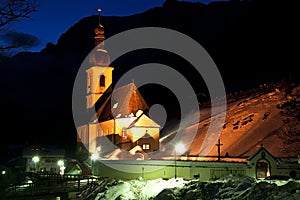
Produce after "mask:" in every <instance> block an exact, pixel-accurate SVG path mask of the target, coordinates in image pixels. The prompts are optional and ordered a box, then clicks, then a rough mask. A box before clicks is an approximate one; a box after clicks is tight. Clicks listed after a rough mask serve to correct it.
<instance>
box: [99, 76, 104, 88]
mask: <svg viewBox="0 0 300 200" xmlns="http://www.w3.org/2000/svg"><path fill="white" fill-rule="evenodd" d="M100 87H105V76H104V75H101V76H100Z"/></svg>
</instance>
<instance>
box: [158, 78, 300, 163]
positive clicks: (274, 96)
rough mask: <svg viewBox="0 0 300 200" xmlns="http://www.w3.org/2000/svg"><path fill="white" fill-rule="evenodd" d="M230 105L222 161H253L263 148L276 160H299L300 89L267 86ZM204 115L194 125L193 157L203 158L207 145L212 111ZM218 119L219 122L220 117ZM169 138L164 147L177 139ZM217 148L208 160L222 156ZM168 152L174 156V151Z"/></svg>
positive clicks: (234, 97)
mask: <svg viewBox="0 0 300 200" xmlns="http://www.w3.org/2000/svg"><path fill="white" fill-rule="evenodd" d="M227 101H228V102H227V103H228V104H227V111H226V119H225V123H224V124H223V130H222V132H221V136H220V140H221V143H222V144H223V145H222V146H221V156H222V157H224V156H227V157H230V156H232V157H249V156H251V155H252V154H253V153H254V152H255V151H257V150H258V149H259V148H260V147H261V145H263V146H264V147H265V148H266V149H268V151H270V153H271V154H273V155H274V156H275V157H280V158H284V157H297V155H299V154H300V85H296V84H288V83H280V84H271V85H265V86H261V87H259V88H255V89H252V90H248V91H245V92H241V93H237V94H233V95H228V96H227ZM200 112H201V118H202V120H200V122H199V123H196V124H195V125H193V126H198V132H197V135H196V136H195V138H194V139H193V143H192V145H191V146H190V147H188V150H187V151H186V154H189V155H191V156H196V155H202V154H201V152H200V149H201V147H203V146H205V145H206V144H203V141H204V137H205V136H206V134H207V129H208V126H209V124H210V120H211V118H210V107H204V108H201V110H200ZM214 118H215V119H216V120H217V119H218V116H215V117H214ZM189 128H190V127H188V128H186V130H185V135H184V136H183V138H182V140H183V141H185V140H188V139H189V138H190V137H191V135H190V133H189ZM165 134H166V136H165V137H164V139H163V140H162V145H167V144H168V142H170V141H171V139H172V136H173V135H172V134H169V135H168V133H167V132H166V133H165ZM168 136H169V137H168ZM216 139H217V138H216ZM216 139H215V140H216ZM216 143H217V141H215V144H216ZM213 146H214V147H213V148H212V149H211V151H210V152H209V153H208V154H207V156H217V155H218V154H217V152H218V151H217V147H216V145H213ZM166 151H167V154H168V153H169V154H172V149H169V150H166ZM168 151H169V152H168Z"/></svg>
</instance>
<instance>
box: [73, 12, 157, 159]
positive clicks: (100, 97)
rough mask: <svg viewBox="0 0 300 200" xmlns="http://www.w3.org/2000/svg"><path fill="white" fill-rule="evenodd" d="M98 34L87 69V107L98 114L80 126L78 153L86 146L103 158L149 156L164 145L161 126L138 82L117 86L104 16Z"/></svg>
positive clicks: (90, 152) (78, 128) (88, 110)
mask: <svg viewBox="0 0 300 200" xmlns="http://www.w3.org/2000/svg"><path fill="white" fill-rule="evenodd" d="M94 33H95V36H94V38H95V46H96V51H94V52H92V53H91V54H90V55H89V57H88V61H89V62H88V64H89V66H88V67H87V70H86V81H87V84H86V109H87V112H94V113H95V114H94V115H93V117H92V118H91V119H90V121H89V122H87V124H83V125H81V126H79V127H77V133H78V148H77V153H80V152H83V151H84V149H85V150H87V151H88V152H89V154H94V155H96V154H97V155H99V156H100V157H101V158H103V159H117V160H118V159H138V158H141V157H142V158H143V159H144V158H147V153H149V152H154V151H157V150H159V148H160V145H159V138H160V129H161V127H160V125H159V124H157V123H156V122H155V121H153V120H152V119H151V118H150V117H149V116H148V114H147V110H148V105H147V103H146V101H145V100H144V98H143V97H142V95H141V93H140V92H139V91H138V89H137V87H136V86H135V84H134V81H132V82H131V83H128V84H127V85H123V86H121V87H119V88H113V70H114V68H113V67H112V66H110V57H109V53H108V52H107V51H106V50H105V47H104V40H105V35H104V27H103V25H102V24H101V23H100V16H99V24H98V26H97V27H96V28H95V29H94ZM141 154H142V156H141Z"/></svg>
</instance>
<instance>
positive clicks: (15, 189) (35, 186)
mask: <svg viewBox="0 0 300 200" xmlns="http://www.w3.org/2000/svg"><path fill="white" fill-rule="evenodd" d="M99 179H100V178H98V177H95V176H85V177H83V176H80V175H68V174H66V175H59V174H43V175H40V177H39V179H38V180H37V181H36V182H33V183H24V184H14V185H11V186H10V187H8V188H7V189H6V190H5V193H6V196H7V198H13V197H21V196H35V195H49V194H62V193H68V192H80V191H81V190H82V189H85V188H86V187H88V186H90V185H92V184H95V183H96V182H97V181H98V180H99Z"/></svg>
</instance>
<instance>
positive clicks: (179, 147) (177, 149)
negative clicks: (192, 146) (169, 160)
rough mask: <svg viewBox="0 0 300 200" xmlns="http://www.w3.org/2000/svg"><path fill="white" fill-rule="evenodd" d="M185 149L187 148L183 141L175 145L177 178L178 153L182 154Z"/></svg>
mask: <svg viewBox="0 0 300 200" xmlns="http://www.w3.org/2000/svg"><path fill="white" fill-rule="evenodd" d="M184 151H185V148H184V145H183V144H182V143H181V142H180V143H178V144H176V145H175V158H174V170H175V179H176V178H177V169H176V160H177V154H179V155H181V154H183V152H184Z"/></svg>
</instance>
